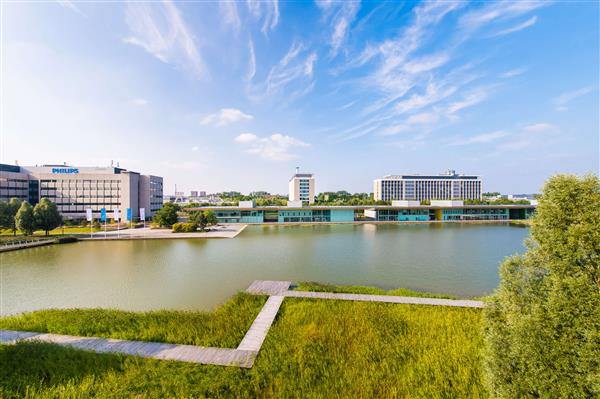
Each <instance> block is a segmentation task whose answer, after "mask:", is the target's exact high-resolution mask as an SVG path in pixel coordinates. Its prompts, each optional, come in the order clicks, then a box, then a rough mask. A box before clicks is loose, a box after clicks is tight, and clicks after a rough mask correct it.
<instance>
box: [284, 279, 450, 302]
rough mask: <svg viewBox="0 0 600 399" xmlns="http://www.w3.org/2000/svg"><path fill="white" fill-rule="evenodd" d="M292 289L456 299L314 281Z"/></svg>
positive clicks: (439, 295) (403, 290) (300, 284)
mask: <svg viewBox="0 0 600 399" xmlns="http://www.w3.org/2000/svg"><path fill="white" fill-rule="evenodd" d="M294 289H296V290H298V291H313V292H335V293H346V294H368V295H397V296H412V297H421V298H445V299H454V298H456V297H454V296H452V295H446V294H430V293H427V292H418V291H413V290H409V289H406V288H396V289H393V290H389V291H386V290H384V289H381V288H377V287H367V286H363V285H333V284H324V283H317V282H314V281H304V282H301V283H299V284H298V286H296V287H295V288H294Z"/></svg>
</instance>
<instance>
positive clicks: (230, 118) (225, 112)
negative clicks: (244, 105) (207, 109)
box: [200, 108, 254, 127]
mask: <svg viewBox="0 0 600 399" xmlns="http://www.w3.org/2000/svg"><path fill="white" fill-rule="evenodd" d="M251 119H254V117H253V116H252V115H248V114H245V113H243V112H242V111H240V110H239V109H236V108H223V109H221V110H220V111H219V112H217V113H214V114H210V115H207V116H205V117H204V118H202V120H201V121H200V124H201V125H214V126H217V127H220V126H226V125H230V124H232V123H236V122H240V121H244V120H251Z"/></svg>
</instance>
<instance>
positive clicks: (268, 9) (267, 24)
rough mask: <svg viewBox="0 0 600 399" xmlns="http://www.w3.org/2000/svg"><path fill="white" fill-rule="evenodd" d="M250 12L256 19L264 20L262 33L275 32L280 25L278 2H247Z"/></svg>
mask: <svg viewBox="0 0 600 399" xmlns="http://www.w3.org/2000/svg"><path fill="white" fill-rule="evenodd" d="M246 5H247V7H248V11H249V12H250V14H251V15H252V16H253V17H254V18H255V19H258V20H260V19H262V21H263V25H262V28H261V31H262V32H263V33H265V34H266V33H267V32H269V31H270V30H274V29H275V28H276V27H277V24H278V23H279V1H278V0H262V1H260V0H246Z"/></svg>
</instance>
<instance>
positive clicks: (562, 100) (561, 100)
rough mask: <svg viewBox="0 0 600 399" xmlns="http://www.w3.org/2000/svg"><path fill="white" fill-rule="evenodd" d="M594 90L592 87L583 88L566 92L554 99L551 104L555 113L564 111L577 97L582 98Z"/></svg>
mask: <svg viewBox="0 0 600 399" xmlns="http://www.w3.org/2000/svg"><path fill="white" fill-rule="evenodd" d="M592 90H594V86H585V87H582V88H581V89H577V90H573V91H567V92H564V93H562V94H560V95H559V96H557V97H555V98H554V100H553V102H554V105H555V106H556V110H557V111H566V110H567V109H569V108H568V107H567V105H568V104H569V103H570V102H571V101H573V100H575V99H576V98H578V97H581V96H584V95H586V94H588V93H590V92H591V91H592Z"/></svg>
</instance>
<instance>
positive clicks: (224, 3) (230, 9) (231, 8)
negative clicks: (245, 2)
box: [219, 0, 242, 34]
mask: <svg viewBox="0 0 600 399" xmlns="http://www.w3.org/2000/svg"><path fill="white" fill-rule="evenodd" d="M219 11H220V13H221V17H222V18H223V23H224V24H225V25H226V26H228V27H230V28H231V29H232V30H233V32H234V33H236V34H237V33H239V31H240V28H241V26H242V23H241V21H240V15H239V13H238V9H237V3H236V2H235V1H230V0H221V1H220V2H219Z"/></svg>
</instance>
